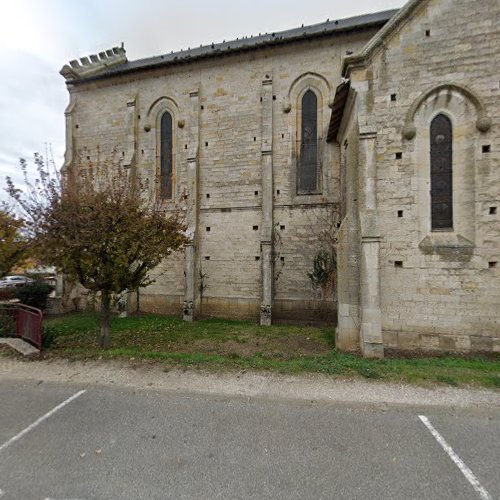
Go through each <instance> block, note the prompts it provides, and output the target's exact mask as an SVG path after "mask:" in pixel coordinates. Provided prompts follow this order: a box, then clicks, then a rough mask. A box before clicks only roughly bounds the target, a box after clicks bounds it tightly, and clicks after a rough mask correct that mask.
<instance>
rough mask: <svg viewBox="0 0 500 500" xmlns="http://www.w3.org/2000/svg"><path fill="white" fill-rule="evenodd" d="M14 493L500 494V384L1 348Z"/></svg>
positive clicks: (0, 482) (0, 434)
mask: <svg viewBox="0 0 500 500" xmlns="http://www.w3.org/2000/svg"><path fill="white" fill-rule="evenodd" d="M0 402H1V403H0V497H1V499H2V500H5V499H23V500H24V499H26V500H30V499H54V500H59V499H115V498H116V499H129V498H130V499H139V498H144V499H156V498H157V499H164V498H172V499H184V498H186V499H187V498H196V499H198V498H199V499H207V498H208V499H211V498H228V499H240V498H241V499H247V498H250V499H267V498H269V499H281V498H283V499H309V498H311V499H319V498H324V499H331V498H339V499H351V498H352V499H358V498H359V499H365V498H370V499H390V498H394V499H409V498H439V499H441V498H443V499H448V498H449V499H455V500H460V499H474V498H479V499H486V500H488V499H491V498H500V474H499V473H498V471H499V469H498V463H500V442H499V436H500V394H499V392H498V391H497V392H489V391H482V390H471V391H469V390H464V389H456V388H449V389H448V388H439V389H437V390H433V389H424V388H414V387H408V386H398V385H383V384H374V383H366V382H353V381H335V380H332V379H330V378H328V377H317V376H314V377H288V376H286V377H284V376H283V377H281V376H276V375H273V376H271V375H265V374H264V375H263V374H254V373H241V374H227V373H226V374H220V375H214V374H204V373H200V372H193V371H187V372H182V371H179V370H175V371H169V372H167V373H166V372H164V371H162V370H161V369H160V368H158V367H148V366H144V365H138V366H136V367H135V369H131V368H130V367H126V366H124V365H122V364H119V363H112V364H109V363H102V362H101V363H99V362H97V363H64V362H53V363H47V362H19V361H14V360H11V359H5V358H0Z"/></svg>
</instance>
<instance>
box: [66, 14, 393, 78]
mask: <svg viewBox="0 0 500 500" xmlns="http://www.w3.org/2000/svg"><path fill="white" fill-rule="evenodd" d="M397 12H398V10H397V9H396V10H386V11H382V12H377V13H374V14H365V15H362V16H356V17H350V18H347V19H338V20H327V21H325V22H323V23H318V24H313V25H309V26H301V27H300V28H294V29H290V30H286V31H280V32H276V33H266V34H264V35H258V36H250V37H243V38H240V39H236V40H232V41H229V42H226V41H223V42H222V43H212V44H211V45H204V46H200V47H198V48H192V49H191V48H190V49H188V50H181V51H178V52H171V53H170V54H164V55H161V56H155V57H148V58H145V59H138V60H136V61H126V62H124V63H122V64H118V65H116V66H113V67H108V68H104V69H103V70H102V71H99V72H98V73H97V74H95V75H92V76H89V77H86V78H85V77H80V78H75V79H73V80H72V81H71V82H70V83H79V82H86V81H91V80H97V79H102V78H107V77H111V76H114V75H121V74H124V73H130V72H134V71H140V70H144V69H153V68H157V67H161V66H169V65H174V64H181V63H188V62H192V61H196V60H199V59H204V58H212V57H218V56H222V55H225V54H228V53H235V52H241V51H247V50H254V49H258V48H261V47H268V46H275V45H281V44H284V43H289V42H293V41H299V40H305V39H311V38H320V37H324V36H328V35H332V34H336V33H343V32H349V31H357V30H362V29H365V28H368V27H372V26H373V27H377V26H382V25H384V24H385V23H386V22H387V21H389V19H391V17H392V16H393V15H394V14H396V13H397Z"/></svg>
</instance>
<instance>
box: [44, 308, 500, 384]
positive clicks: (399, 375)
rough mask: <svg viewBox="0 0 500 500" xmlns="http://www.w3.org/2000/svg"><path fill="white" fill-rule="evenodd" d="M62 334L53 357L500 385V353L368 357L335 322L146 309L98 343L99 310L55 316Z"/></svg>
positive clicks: (115, 323)
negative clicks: (187, 315) (344, 343)
mask: <svg viewBox="0 0 500 500" xmlns="http://www.w3.org/2000/svg"><path fill="white" fill-rule="evenodd" d="M44 323H45V325H46V327H48V329H49V330H51V331H52V332H54V334H55V340H54V342H53V343H52V345H51V346H50V347H49V348H48V349H47V350H46V351H45V356H46V357H64V358H71V359H96V358H103V359H104V358H114V359H131V358H132V359H134V360H141V359H142V360H157V361H158V362H162V363H165V364H166V365H169V366H175V365H177V366H195V367H203V368H205V369H258V370H272V371H275V372H279V373H301V372H309V373H325V374H329V375H334V376H340V377H364V378H370V379H379V380H385V381H395V382H410V383H417V384H429V383H444V384H449V385H457V386H460V385H475V386H483V387H490V388H500V356H499V357H494V356H493V357H489V358H481V357H475V358H461V357H454V356H448V355H447V356H440V357H434V358H422V357H415V358H405V359H397V358H386V359H383V360H366V359H363V358H361V357H358V356H355V355H352V354H344V353H340V352H337V351H336V350H335V347H334V328H333V327H310V326H290V325H273V326H271V327H261V326H259V325H257V324H255V323H251V322H247V321H230V320H222V319H207V320H202V321H198V322H195V323H187V322H184V321H182V320H181V319H180V318H176V317H168V316H156V315H149V314H148V315H142V316H135V317H130V318H116V317H115V318H113V320H112V326H111V347H110V348H109V349H108V350H106V351H103V350H101V349H99V347H98V335H99V324H98V318H97V316H96V315H94V314H90V313H77V314H70V315H66V316H61V317H56V318H48V319H46V320H45V322H44Z"/></svg>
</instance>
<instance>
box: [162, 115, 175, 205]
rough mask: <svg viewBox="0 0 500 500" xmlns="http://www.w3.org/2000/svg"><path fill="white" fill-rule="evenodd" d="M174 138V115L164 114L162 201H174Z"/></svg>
mask: <svg viewBox="0 0 500 500" xmlns="http://www.w3.org/2000/svg"><path fill="white" fill-rule="evenodd" d="M172 177H173V136H172V115H171V114H170V113H169V112H168V111H167V112H165V113H163V115H162V117H161V124H160V199H162V200H171V199H172Z"/></svg>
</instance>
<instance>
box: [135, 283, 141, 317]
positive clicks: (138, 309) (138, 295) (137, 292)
mask: <svg viewBox="0 0 500 500" xmlns="http://www.w3.org/2000/svg"><path fill="white" fill-rule="evenodd" d="M135 293H136V305H135V312H136V313H140V312H141V304H140V302H139V300H140V297H141V294H140V292H139V288H138V289H137V290H136V291H135Z"/></svg>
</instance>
